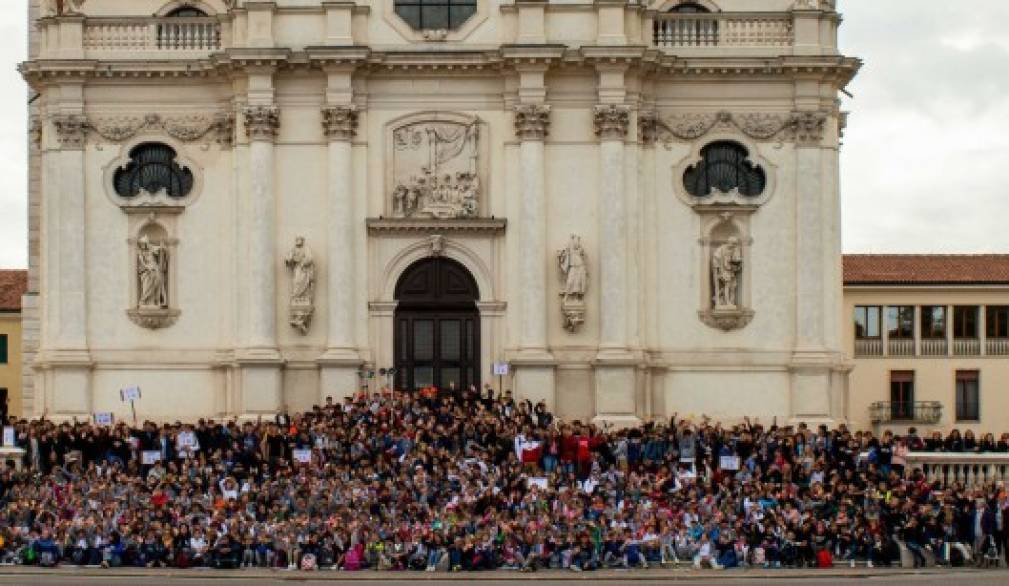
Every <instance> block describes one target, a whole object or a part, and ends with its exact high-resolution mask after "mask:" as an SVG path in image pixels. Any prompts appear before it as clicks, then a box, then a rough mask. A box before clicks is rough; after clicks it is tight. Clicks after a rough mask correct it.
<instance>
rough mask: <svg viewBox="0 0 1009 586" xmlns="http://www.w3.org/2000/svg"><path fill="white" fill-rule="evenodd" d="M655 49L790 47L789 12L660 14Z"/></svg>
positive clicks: (791, 34)
mask: <svg viewBox="0 0 1009 586" xmlns="http://www.w3.org/2000/svg"><path fill="white" fill-rule="evenodd" d="M652 39H653V44H654V45H655V46H656V47H763V48H769V47H791V46H792V44H793V42H794V40H795V35H794V33H793V26H792V16H791V15H790V14H788V13H731V12H719V13H705V14H700V13H661V14H657V15H656V16H655V22H654V30H653V37H652Z"/></svg>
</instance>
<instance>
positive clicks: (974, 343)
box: [953, 338, 981, 356]
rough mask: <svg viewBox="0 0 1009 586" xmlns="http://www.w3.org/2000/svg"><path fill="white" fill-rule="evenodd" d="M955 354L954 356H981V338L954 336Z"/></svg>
mask: <svg viewBox="0 0 1009 586" xmlns="http://www.w3.org/2000/svg"><path fill="white" fill-rule="evenodd" d="M953 355H954V356H980V355H981V340H979V339H977V338H954V339H953Z"/></svg>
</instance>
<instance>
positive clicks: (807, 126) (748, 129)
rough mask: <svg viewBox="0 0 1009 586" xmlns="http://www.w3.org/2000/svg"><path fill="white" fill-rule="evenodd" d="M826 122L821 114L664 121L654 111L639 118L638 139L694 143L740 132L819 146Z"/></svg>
mask: <svg viewBox="0 0 1009 586" xmlns="http://www.w3.org/2000/svg"><path fill="white" fill-rule="evenodd" d="M826 121H827V114H826V113H824V112H819V111H816V112H792V113H784V112H780V113H777V112H775V113H771V112H744V113H732V112H728V111H724V110H723V111H720V112H688V113H682V114H675V115H673V116H670V117H669V118H667V119H665V120H663V119H662V118H661V117H659V115H658V114H657V113H655V112H643V113H641V114H639V116H638V124H639V128H640V129H641V140H642V141H644V142H651V141H654V140H663V141H667V142H668V141H669V140H671V139H673V138H676V139H679V140H686V141H693V140H697V139H699V138H701V137H702V136H704V135H706V134H708V133H709V132H711V131H712V130H715V129H726V130H732V131H738V132H742V133H743V134H745V135H746V136H748V137H750V138H752V139H756V140H772V139H779V140H794V141H796V142H797V143H800V144H818V143H819V142H820V141H821V140H823V128H824V125H825V124H826Z"/></svg>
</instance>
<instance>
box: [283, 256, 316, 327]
mask: <svg viewBox="0 0 1009 586" xmlns="http://www.w3.org/2000/svg"><path fill="white" fill-rule="evenodd" d="M284 264H285V265H287V268H288V269H290V271H291V314H290V324H291V327H292V328H294V329H296V330H298V332H300V333H301V334H302V335H305V334H307V333H308V328H309V326H310V325H311V323H312V314H313V313H315V261H314V260H313V259H312V251H311V250H310V249H309V248H308V246H306V245H305V239H304V238H303V237H301V236H298V237H297V238H296V239H295V240H294V248H292V249H291V251H290V252H289V253H287V256H286V257H284Z"/></svg>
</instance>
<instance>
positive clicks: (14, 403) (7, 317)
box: [0, 270, 28, 415]
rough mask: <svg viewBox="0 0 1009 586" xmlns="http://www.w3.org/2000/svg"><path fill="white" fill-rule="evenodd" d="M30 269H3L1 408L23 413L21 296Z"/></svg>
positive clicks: (0, 290)
mask: <svg viewBox="0 0 1009 586" xmlns="http://www.w3.org/2000/svg"><path fill="white" fill-rule="evenodd" d="M27 289H28V271H23V270H15V271H10V270H0V410H2V412H3V413H13V414H17V415H20V414H21V412H22V410H21V387H22V378H21V373H22V362H23V360H22V354H21V296H22V295H24V294H25V291H26V290H27Z"/></svg>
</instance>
